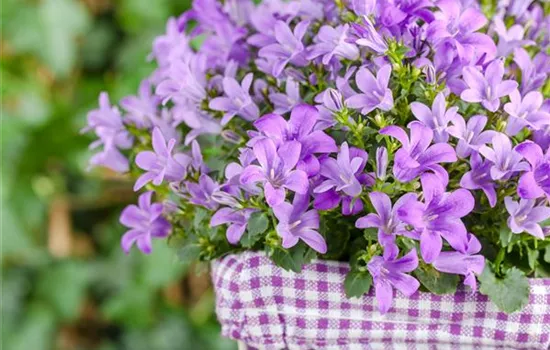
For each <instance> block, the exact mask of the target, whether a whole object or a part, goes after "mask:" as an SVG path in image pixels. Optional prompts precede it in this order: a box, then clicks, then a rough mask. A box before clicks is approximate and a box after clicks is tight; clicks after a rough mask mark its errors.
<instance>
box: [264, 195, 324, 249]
mask: <svg viewBox="0 0 550 350" xmlns="http://www.w3.org/2000/svg"><path fill="white" fill-rule="evenodd" d="M308 207H309V195H300V194H297V195H295V196H294V201H293V202H292V204H290V203H288V202H283V203H281V204H279V205H277V206H275V207H274V208H273V213H274V214H275V217H276V218H277V220H278V221H279V223H278V224H277V227H276V230H277V234H278V235H279V236H280V237H281V238H282V240H283V242H282V247H283V248H286V249H288V248H291V247H293V246H295V245H296V244H297V243H298V241H299V240H302V241H303V242H304V243H305V244H307V245H308V246H310V247H311V248H312V249H313V250H315V251H317V252H319V253H321V254H325V253H326V252H327V243H326V242H325V239H324V237H323V236H322V235H321V234H320V233H319V232H318V230H319V214H318V213H317V210H314V209H312V210H308Z"/></svg>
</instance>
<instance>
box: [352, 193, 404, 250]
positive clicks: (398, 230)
mask: <svg viewBox="0 0 550 350" xmlns="http://www.w3.org/2000/svg"><path fill="white" fill-rule="evenodd" d="M369 198H370V201H371V203H372V206H373V207H374V210H376V214H374V213H371V214H368V215H366V216H363V217H361V218H359V219H357V221H356V222H355V227H357V228H369V227H373V228H377V229H378V242H379V243H380V244H381V245H382V246H383V247H384V256H389V255H388V254H390V255H392V256H396V255H397V253H398V248H397V245H396V244H395V236H396V235H397V234H404V231H405V224H404V223H403V222H402V221H401V220H400V219H399V218H398V217H397V210H398V209H399V208H400V207H401V205H402V203H405V202H406V200H405V198H406V196H403V197H401V198H400V199H399V200H398V201H397V202H396V203H395V205H394V207H393V209H392V204H391V200H390V197H388V195H387V194H385V193H382V192H371V193H369Z"/></svg>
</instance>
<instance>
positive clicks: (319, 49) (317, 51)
mask: <svg viewBox="0 0 550 350" xmlns="http://www.w3.org/2000/svg"><path fill="white" fill-rule="evenodd" d="M348 30H349V24H344V25H341V26H338V27H336V28H333V27H331V26H328V25H324V26H322V27H321V29H319V33H317V36H316V37H315V39H314V42H315V44H313V45H311V46H310V47H308V50H309V53H308V54H307V59H309V60H311V59H314V58H317V57H319V56H323V58H322V62H323V64H324V65H328V64H329V63H330V61H331V60H332V58H333V57H334V56H336V57H339V58H345V59H348V60H356V59H357V58H359V49H358V48H357V46H355V45H354V44H350V43H349V42H347V40H346V39H347V38H348Z"/></svg>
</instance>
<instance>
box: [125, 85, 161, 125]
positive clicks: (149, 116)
mask: <svg viewBox="0 0 550 350" xmlns="http://www.w3.org/2000/svg"><path fill="white" fill-rule="evenodd" d="M160 102H161V99H160V97H158V96H156V95H154V94H153V91H152V87H151V83H150V82H149V80H148V79H145V80H144V81H142V82H141V84H140V85H139V92H138V96H126V97H124V98H122V99H121V100H120V106H121V107H122V108H124V110H125V111H126V112H128V114H127V116H128V118H129V119H130V120H131V121H132V122H133V123H134V124H135V125H136V126H137V127H138V128H148V127H150V126H151V122H152V120H153V119H155V117H156V115H157V114H158V106H159V104H160Z"/></svg>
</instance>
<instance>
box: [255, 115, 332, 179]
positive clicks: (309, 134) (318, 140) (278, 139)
mask: <svg viewBox="0 0 550 350" xmlns="http://www.w3.org/2000/svg"><path fill="white" fill-rule="evenodd" d="M318 120H319V111H318V110H317V108H315V107H313V106H310V105H308V104H300V105H298V106H296V107H294V109H293V110H292V112H291V113H290V119H289V120H288V121H287V120H285V118H283V117H282V116H280V115H278V114H273V113H272V114H267V115H264V116H263V117H261V118H260V119H258V120H257V121H255V122H254V126H255V127H256V129H258V131H260V132H261V135H260V136H259V137H254V138H253V139H252V140H251V141H250V142H249V145H254V143H255V142H256V141H257V140H261V139H262V138H266V137H267V138H269V139H271V140H273V141H274V142H275V145H276V146H277V147H279V146H280V145H282V144H283V143H285V142H288V141H297V142H299V143H300V145H301V147H300V155H299V162H298V169H301V170H303V171H305V172H306V173H307V174H308V175H309V176H313V175H316V174H317V173H318V172H319V161H318V160H317V158H316V157H315V156H314V155H315V154H323V153H332V152H336V151H338V147H337V146H336V142H335V141H334V139H333V138H332V137H330V136H329V135H327V134H326V133H325V132H324V131H321V130H314V127H315V125H316V123H317V121H318Z"/></svg>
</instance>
